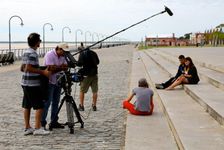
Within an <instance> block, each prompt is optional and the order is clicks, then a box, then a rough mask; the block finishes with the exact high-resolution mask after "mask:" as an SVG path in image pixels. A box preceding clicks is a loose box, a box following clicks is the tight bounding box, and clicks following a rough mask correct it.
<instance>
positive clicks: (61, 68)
mask: <svg viewBox="0 0 224 150" xmlns="http://www.w3.org/2000/svg"><path fill="white" fill-rule="evenodd" d="M67 69H68V65H67V64H62V65H60V66H56V65H48V70H49V71H51V72H52V73H57V72H60V71H66V70H67Z"/></svg>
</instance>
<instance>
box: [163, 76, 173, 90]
mask: <svg viewBox="0 0 224 150" xmlns="http://www.w3.org/2000/svg"><path fill="white" fill-rule="evenodd" d="M175 80H176V78H175V77H172V78H170V79H169V80H168V81H166V82H164V83H162V85H163V87H164V89H165V88H167V87H169V86H170V85H171V84H172V83H173V82H174V81H175Z"/></svg>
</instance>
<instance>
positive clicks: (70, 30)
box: [62, 27, 71, 42]
mask: <svg viewBox="0 0 224 150" xmlns="http://www.w3.org/2000/svg"><path fill="white" fill-rule="evenodd" d="M65 29H68V30H69V33H71V29H70V28H69V27H64V28H62V42H64V30H65Z"/></svg>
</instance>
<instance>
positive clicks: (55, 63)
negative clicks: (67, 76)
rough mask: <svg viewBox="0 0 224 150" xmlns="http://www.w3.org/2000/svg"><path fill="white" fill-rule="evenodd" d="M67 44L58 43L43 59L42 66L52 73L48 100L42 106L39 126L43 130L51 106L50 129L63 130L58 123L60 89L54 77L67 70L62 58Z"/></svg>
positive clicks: (66, 49)
mask: <svg viewBox="0 0 224 150" xmlns="http://www.w3.org/2000/svg"><path fill="white" fill-rule="evenodd" d="M68 48H69V47H68V44H66V43H60V44H58V45H57V46H56V48H55V49H53V50H51V51H49V52H47V53H46V55H45V57H44V65H45V66H47V67H48V70H50V71H52V74H51V76H50V77H49V84H48V100H47V101H46V102H45V105H44V112H43V115H42V120H41V124H42V127H44V128H45V126H46V124H47V121H46V118H47V114H48V109H49V106H50V104H51V124H49V126H50V127H51V128H64V126H63V125H62V124H60V123H58V116H56V115H57V111H58V105H59V101H60V95H61V87H60V86H59V85H57V78H56V76H57V75H58V73H59V72H60V71H63V70H67V63H66V60H65V58H64V51H68Z"/></svg>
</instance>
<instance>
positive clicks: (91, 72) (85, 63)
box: [77, 49, 100, 111]
mask: <svg viewBox="0 0 224 150" xmlns="http://www.w3.org/2000/svg"><path fill="white" fill-rule="evenodd" d="M99 62H100V61H99V58H98V56H97V54H96V52H94V51H92V50H90V49H85V50H83V51H82V52H81V53H80V55H79V59H78V63H77V65H78V66H82V69H81V71H80V72H81V74H82V75H84V76H85V78H84V80H83V81H81V84H80V104H79V111H84V97H85V93H87V92H88V89H89V87H91V89H92V93H93V102H92V109H93V111H96V110H97V107H96V102H97V92H98V75H97V74H98V67H97V65H98V64H99Z"/></svg>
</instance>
